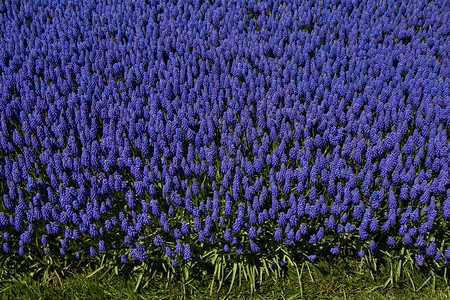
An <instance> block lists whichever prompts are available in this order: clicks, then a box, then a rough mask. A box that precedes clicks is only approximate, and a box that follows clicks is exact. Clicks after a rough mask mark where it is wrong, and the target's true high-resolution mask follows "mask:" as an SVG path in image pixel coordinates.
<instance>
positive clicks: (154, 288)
mask: <svg viewBox="0 0 450 300" xmlns="http://www.w3.org/2000/svg"><path fill="white" fill-rule="evenodd" d="M391 270H392V268H390V267H389V264H385V265H382V264H379V265H378V270H377V271H374V270H373V266H371V265H370V261H369V260H361V261H354V260H350V261H344V260H342V259H340V260H337V259H335V260H333V261H319V262H317V263H304V264H303V265H301V266H299V270H298V272H297V271H296V270H295V269H293V268H291V269H284V270H283V272H281V273H280V274H281V277H279V278H278V280H276V281H275V280H274V279H273V278H272V277H264V278H265V279H264V280H263V281H262V282H261V283H258V284H257V285H256V292H253V289H252V285H251V284H249V282H248V281H245V280H242V282H241V285H239V284H234V285H233V288H232V289H231V290H230V289H229V288H228V287H229V285H227V283H224V286H223V287H221V289H220V290H218V285H217V281H216V283H215V284H213V285H212V287H211V282H213V281H212V277H213V274H209V275H206V276H204V275H203V274H201V275H200V276H195V277H192V276H191V278H190V279H189V280H186V279H187V278H185V276H181V277H180V276H172V277H168V276H167V277H166V276H163V275H162V274H153V276H151V278H143V277H145V276H141V274H143V273H139V272H138V271H126V272H119V273H118V274H117V275H116V272H115V271H107V272H104V271H103V270H99V271H97V272H95V271H94V270H91V271H90V272H86V273H83V274H80V273H78V274H73V275H67V276H66V277H63V278H61V279H60V280H59V279H58V278H57V277H56V276H52V274H46V276H47V278H33V277H32V276H20V275H17V274H9V276H2V277H4V278H2V280H0V298H1V299H450V287H449V285H448V278H447V277H448V275H447V272H446V271H445V270H437V271H438V272H436V273H435V272H429V271H424V270H423V269H419V268H416V267H414V266H413V265H411V267H410V268H408V267H407V266H405V267H404V269H403V270H401V272H402V273H401V274H399V275H400V276H399V277H398V278H397V280H394V281H393V282H394V283H392V282H391V281H389V280H390V279H392V278H393V275H392V273H391ZM241 275H242V274H241ZM237 276H239V274H238V275H237ZM176 277H178V278H179V279H177V280H174V278H176ZM49 278H50V279H49ZM180 278H181V279H180ZM446 279H447V280H446Z"/></svg>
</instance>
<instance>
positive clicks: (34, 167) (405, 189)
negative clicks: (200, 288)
mask: <svg viewBox="0 0 450 300" xmlns="http://www.w3.org/2000/svg"><path fill="white" fill-rule="evenodd" d="M5 2H6V3H5V4H0V20H1V21H0V198H1V200H0V239H1V243H2V249H0V252H1V253H0V259H1V260H2V261H10V262H11V261H12V262H16V263H19V262H22V261H28V262H30V263H29V269H33V268H34V269H37V268H38V267H39V266H42V265H44V264H48V263H49V262H53V261H60V262H62V261H64V262H65V264H66V266H67V265H74V264H76V263H77V262H80V261H87V262H89V261H99V260H101V261H102V263H103V262H104V261H108V262H109V264H110V265H111V266H112V267H114V269H115V270H116V272H117V270H118V269H119V268H125V267H126V266H127V265H133V266H150V267H151V266H154V268H156V267H155V266H156V265H155V264H156V263H158V264H159V266H163V268H164V270H165V272H169V273H170V272H172V274H176V273H177V272H178V271H180V270H183V269H186V268H188V269H189V268H191V270H192V268H194V266H195V268H197V269H198V270H201V269H202V268H203V269H205V270H206V269H209V270H210V272H211V273H213V274H214V276H215V278H217V279H218V280H219V284H222V283H223V282H225V281H226V280H228V281H230V280H231V285H232V284H233V281H234V280H235V276H237V275H236V274H238V273H239V274H240V272H241V271H242V272H244V273H245V274H244V275H245V276H248V278H249V279H248V280H250V281H252V286H253V287H256V282H253V281H254V280H256V279H257V278H261V279H262V278H263V277H262V276H263V273H264V272H266V273H267V274H274V273H276V272H278V271H277V270H281V269H282V268H284V267H286V266H288V267H289V268H291V267H296V268H297V267H299V266H301V265H302V263H304V262H308V263H309V262H313V261H320V260H321V259H323V258H329V257H336V259H337V258H343V259H355V260H361V259H367V258H371V259H372V258H376V257H388V256H389V257H390V256H392V257H394V256H399V257H400V256H405V257H406V256H408V257H409V259H410V260H411V263H413V264H414V265H416V266H419V267H422V268H427V267H434V268H437V269H442V268H447V267H448V263H449V262H450V174H449V165H450V142H449V141H450V140H449V134H450V131H449V129H450V59H449V48H450V35H449V34H450V5H449V3H448V1H443V0H441V1H431V3H429V1H424V0H419V1H410V2H408V1H403V2H400V1H387V2H383V3H378V2H379V1H367V2H366V1H357V0H352V1H350V0H345V1H339V0H331V1H312V0H309V1H272V0H270V1H254V0H250V1H242V0H239V1H224V0H222V1H215V2H214V1H201V0H192V1H190V0H186V1H162V2H164V3H160V1H155V0H147V1H144V0H139V1H124V3H110V1H99V2H97V1H91V0H86V1H70V0H67V1H66V0H65V1H46V0H43V1H34V2H33V3H30V2H28V1H19V0H14V1H5ZM113 2H115V1H113ZM118 2H119V1H118ZM213 2H214V3H213ZM230 268H231V269H230ZM228 270H231V271H228ZM261 270H265V271H264V272H262V271H261ZM36 272H39V271H36ZM180 272H181V271H180ZM227 274H228V275H227ZM255 274H256V275H257V276H256V275H255ZM260 276H261V277H260ZM236 280H238V279H236ZM219 288H220V287H219Z"/></svg>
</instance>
